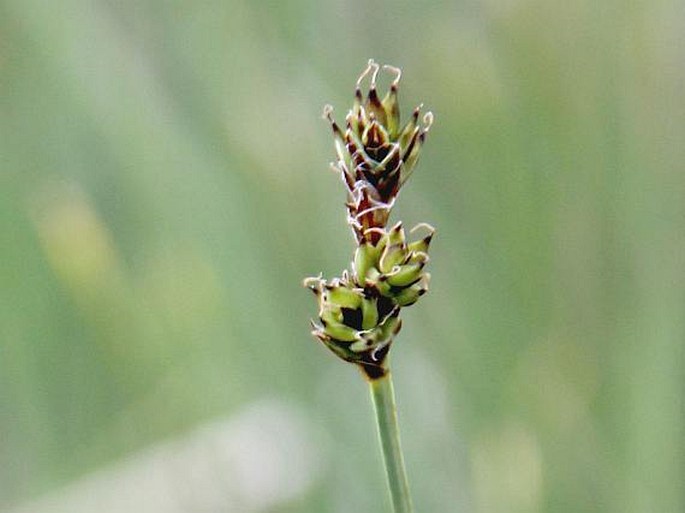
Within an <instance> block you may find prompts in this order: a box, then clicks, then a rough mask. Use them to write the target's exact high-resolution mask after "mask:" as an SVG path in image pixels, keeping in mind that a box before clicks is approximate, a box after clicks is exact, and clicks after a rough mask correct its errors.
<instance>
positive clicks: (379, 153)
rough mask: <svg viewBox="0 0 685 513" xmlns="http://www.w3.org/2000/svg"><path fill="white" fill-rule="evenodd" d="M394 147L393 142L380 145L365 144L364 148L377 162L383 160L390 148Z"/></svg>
mask: <svg viewBox="0 0 685 513" xmlns="http://www.w3.org/2000/svg"><path fill="white" fill-rule="evenodd" d="M391 149H392V144H390V143H384V144H382V145H380V146H365V147H364V150H365V151H366V154H367V155H368V156H369V157H371V158H372V159H373V160H375V161H376V162H382V161H383V159H384V158H385V157H387V156H388V153H390V150H391Z"/></svg>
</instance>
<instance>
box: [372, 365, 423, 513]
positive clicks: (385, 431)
mask: <svg viewBox="0 0 685 513" xmlns="http://www.w3.org/2000/svg"><path fill="white" fill-rule="evenodd" d="M369 385H370V386H371V398H372V399H373V406H374V410H375V411H376V421H377V423H378V437H379V439H380V442H381V449H382V450H383V461H384V463H385V471H386V473H387V475H388V488H389V489H390V498H391V500H392V506H393V511H394V512H395V513H412V511H413V508H412V503H411V497H410V495H409V484H408V483H407V471H406V470H405V468H404V458H403V456H402V448H401V447H400V430H399V425H398V423H397V407H396V406H395V391H394V389H393V386H392V377H391V376H390V372H387V374H385V375H384V376H382V377H379V378H377V379H373V380H371V381H370V382H369Z"/></svg>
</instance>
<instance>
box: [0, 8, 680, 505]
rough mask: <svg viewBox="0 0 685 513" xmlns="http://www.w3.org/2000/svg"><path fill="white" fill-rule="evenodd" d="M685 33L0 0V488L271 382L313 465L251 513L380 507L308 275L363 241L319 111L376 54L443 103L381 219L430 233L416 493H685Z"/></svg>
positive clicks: (335, 266) (372, 449) (503, 19)
mask: <svg viewBox="0 0 685 513" xmlns="http://www.w3.org/2000/svg"><path fill="white" fill-rule="evenodd" d="M683 34H685V9H684V8H683V3H682V2H679V1H677V0H660V1H654V2H644V3H641V2H630V1H619V0H607V1H602V2H597V1H590V0H572V1H560V0H559V1H547V0H506V1H495V0H485V1H482V2H476V1H472V0H460V1H455V2H448V1H436V2H410V1H398V2H390V1H385V2H384V1H371V2H362V1H359V0H354V1H349V2H344V1H334V0H326V1H314V0H310V1H305V0H296V1H292V2H275V1H264V2H247V1H241V0H224V1H216V0H214V1H212V0H210V1H200V2H182V1H178V0H167V1H161V0H146V1H140V0H135V1H133V0H118V1H114V0H61V1H59V2H45V1H39V0H1V1H0V264H1V265H0V462H1V463H0V510H3V511H4V510H5V509H6V510H7V511H11V510H12V508H15V507H16V506H18V505H20V504H23V503H27V502H29V503H30V501H32V500H34V499H35V498H37V497H44V496H50V494H54V493H56V491H58V490H60V489H62V488H63V487H65V486H73V483H78V482H80V480H83V479H84V478H87V476H89V475H91V474H92V473H93V472H95V471H97V470H98V469H102V468H108V466H109V465H112V464H115V463H116V462H118V461H122V460H124V459H126V458H129V457H131V456H132V455H134V454H136V453H138V452H139V451H142V450H145V448H147V447H152V446H154V445H155V444H157V443H159V441H161V440H173V439H175V438H176V437H181V436H183V435H184V434H185V433H188V432H191V431H192V430H193V429H194V428H196V427H197V426H201V425H203V424H204V423H206V422H209V421H211V420H212V419H217V418H229V419H230V418H232V417H233V416H234V415H237V414H238V412H240V411H241V409H243V408H245V407H246V406H248V405H250V404H252V403H254V402H255V401H260V400H263V399H264V398H268V399H270V400H277V401H281V402H283V404H288V405H292V407H293V408H295V409H297V410H298V411H301V412H304V413H303V414H302V416H303V418H304V420H305V421H306V425H307V426H308V427H309V428H311V429H313V430H314V431H315V432H316V433H319V434H320V436H321V440H320V441H319V442H315V441H313V440H312V442H311V443H312V447H311V448H310V449H311V450H312V451H315V452H316V453H317V454H319V456H318V457H319V458H320V461H321V462H320V468H319V471H318V472H317V475H316V476H315V478H314V481H313V483H312V485H311V486H309V487H307V488H305V489H304V490H303V491H302V493H299V494H298V495H297V496H295V497H292V498H290V499H288V500H287V501H285V502H279V503H278V504H274V505H271V506H269V509H262V510H260V511H272V512H295V511H297V512H324V511H325V512H341V513H342V512H359V511H377V510H378V508H379V507H385V508H387V505H388V502H387V498H386V496H385V490H384V482H383V476H382V472H381V462H380V457H379V454H378V449H377V446H376V440H375V434H374V432H373V424H372V418H371V407H370V404H369V401H368V397H367V391H366V389H365V384H364V383H363V381H362V380H361V379H360V378H359V376H358V373H357V371H356V370H355V369H354V368H352V367H351V366H344V365H341V363H340V362H338V361H337V360H336V359H335V358H334V357H333V356H332V355H330V354H328V353H327V352H326V351H325V350H324V349H323V348H322V347H321V346H319V345H317V344H316V343H315V342H314V341H313V339H311V337H310V335H309V333H308V330H309V328H308V324H307V321H308V319H309V318H310V317H311V316H312V315H313V314H314V308H315V305H314V301H313V299H312V298H311V297H310V294H309V293H308V292H307V291H306V290H304V289H302V288H301V279H302V278H303V277H304V276H309V275H312V274H316V273H318V272H319V271H323V272H324V274H325V275H335V274H338V273H339V271H340V270H341V269H342V268H343V267H345V266H346V265H347V262H348V260H349V255H350V254H351V249H352V241H351V234H350V233H349V230H348V228H347V227H346V226H345V222H344V208H343V201H344V198H343V192H342V191H343V187H342V184H340V183H339V178H338V177H336V176H334V175H333V174H332V173H330V172H329V171H328V167H327V163H328V161H329V160H331V159H332V157H333V147H332V141H331V138H330V134H329V128H328V126H327V125H326V123H325V122H323V121H321V119H320V112H321V107H322V106H323V104H324V103H328V102H330V103H332V104H333V105H335V106H336V107H337V111H336V112H337V113H338V115H340V114H342V113H344V111H345V109H346V108H347V106H348V105H349V104H350V102H351V99H352V90H353V85H354V81H355V79H356V76H357V74H358V73H359V72H360V71H361V70H362V69H363V67H364V66H365V64H366V61H367V59H368V58H369V57H373V58H375V59H376V60H378V61H379V62H386V63H391V64H394V65H397V66H400V67H402V68H403V69H404V78H403V83H402V88H401V90H400V94H401V98H400V99H401V102H402V106H403V107H404V109H405V113H406V112H407V111H408V109H410V108H411V107H413V106H414V105H415V104H416V103H418V102H421V101H423V102H425V103H426V107H428V108H429V109H431V110H433V111H434V113H435V115H436V123H435V125H434V127H433V131H432V132H431V137H429V140H428V142H427V144H426V147H425V149H424V151H423V157H422V161H421V162H420V163H419V165H418V168H417V170H416V172H415V173H414V175H413V176H412V179H411V180H410V183H409V184H408V185H407V187H406V188H405V189H404V190H403V193H402V196H401V201H400V202H399V204H398V207H397V208H396V211H395V213H394V218H395V219H403V220H404V221H405V223H406V224H408V225H413V224H415V223H416V222H419V221H428V222H430V223H431V224H433V225H435V226H436V227H437V229H438V232H437V235H436V238H435V239H434V246H433V247H432V248H431V256H432V261H431V264H430V267H431V273H432V275H433V282H432V288H431V292H430V294H428V295H427V296H426V298H425V299H424V300H423V301H422V302H421V304H420V305H418V306H417V307H416V308H414V309H411V310H410V311H407V313H406V314H405V327H404V329H403V332H402V333H401V334H400V337H399V339H398V341H397V343H396V346H395V348H394V355H393V365H394V369H395V380H396V389H397V393H398V400H399V408H400V416H401V420H402V427H403V438H404V444H405V446H406V447H405V450H406V453H407V454H406V459H407V465H408V471H409V474H410V479H411V481H412V488H413V489H414V493H415V501H416V504H417V510H419V511H424V512H441V511H445V512H447V511H455V512H474V513H481V512H482V513H497V512H502V513H504V512H507V513H512V512H526V513H532V512H550V513H552V512H553V513H564V512H568V513H575V512H578V511H583V512H587V513H593V512H597V513H599V512H616V513H618V512H621V513H632V512H635V513H638V512H640V513H644V512H648V511H654V512H659V513H667V512H677V511H683V509H685V490H684V488H683V482H685V445H684V444H683V440H684V439H685V428H684V427H683V426H684V424H683V418H684V417H685V416H684V414H685V408H684V401H683V390H684V385H685V380H684V378H685V366H684V365H683V364H685V354H684V345H683V342H684V340H685V316H684V315H683V314H684V313H685V201H683V198H685V173H684V171H685V169H684V167H683V162H685V144H683V141H685V100H684V98H683V91H685V66H683V62H685V39H684V37H683ZM246 450H247V451H248V454H249V452H250V448H249V447H247V448H246ZM255 457H256V456H255ZM288 465H290V466H291V468H292V471H293V472H295V471H296V469H297V468H298V462H297V461H295V460H293V461H291V462H290V463H289V464H288ZM46 511H47V510H46ZM140 511H143V509H140ZM145 511H150V510H149V509H146V510H145ZM227 511H252V510H251V509H248V508H247V506H245V508H244V509H233V510H231V509H230V508H229V509H227Z"/></svg>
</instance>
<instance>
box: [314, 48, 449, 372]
mask: <svg viewBox="0 0 685 513" xmlns="http://www.w3.org/2000/svg"><path fill="white" fill-rule="evenodd" d="M381 69H382V70H384V71H387V72H388V73H390V74H392V75H394V76H393V78H392V81H391V83H390V87H389V89H388V91H387V92H386V93H385V95H384V96H383V99H382V100H381V99H379V96H378V91H377V80H378V76H379V73H380V71H381ZM401 77H402V71H401V70H400V69H399V68H396V67H394V66H388V65H385V66H383V67H382V68H381V66H380V65H378V64H377V63H376V62H375V61H374V60H373V59H370V60H369V62H368V64H367V66H366V68H365V69H364V71H363V72H362V73H361V75H360V76H359V78H358V79H357V82H356V86H355V91H354V101H353V104H352V108H351V109H350V110H349V111H348V113H347V115H346V116H345V129H344V131H343V130H341V128H340V126H339V125H338V124H337V123H336V121H335V119H334V118H333V107H331V106H330V105H326V106H325V107H324V110H323V117H324V118H325V119H327V120H328V121H329V123H330V125H331V129H332V131H333V139H334V142H335V151H336V156H337V160H336V161H335V162H334V163H332V165H331V167H332V168H333V169H334V170H335V171H336V172H339V173H340V174H341V176H342V179H343V183H344V184H345V188H346V191H347V201H346V203H345V204H346V207H347V214H348V216H347V220H348V224H349V225H350V227H351V228H352V231H353V233H354V236H355V240H356V242H357V249H356V251H355V254H354V260H353V262H352V266H351V267H352V272H351V273H349V272H348V271H343V273H342V275H341V277H340V278H334V279H333V280H330V281H326V280H324V279H323V278H322V277H321V276H318V277H314V278H308V279H306V280H305V282H304V285H305V286H306V287H308V288H309V289H311V290H312V292H314V294H315V295H316V297H317V301H318V304H319V315H318V319H317V320H316V322H312V329H313V331H312V334H313V335H314V336H315V337H316V338H317V339H318V340H320V341H321V342H322V343H323V344H324V345H326V346H327V347H328V348H329V349H330V350H331V351H333V352H334V353H335V354H336V355H337V356H339V357H340V358H342V359H344V360H346V361H349V362H352V363H356V364H358V365H359V366H360V367H361V368H362V369H363V371H364V372H365V374H366V375H367V377H369V379H377V378H379V377H382V376H384V375H385V373H386V363H385V358H386V356H387V354H388V351H389V349H390V346H391V344H392V341H393V340H394V338H395V336H396V335H397V333H398V332H399V330H400V328H401V326H402V321H401V319H400V317H399V314H400V310H401V308H402V307H405V306H409V305H412V304H414V303H415V302H416V301H417V300H418V299H419V298H420V297H421V296H422V295H423V294H424V293H425V292H426V291H427V290H428V281H429V278H430V276H429V274H428V273H426V272H425V270H424V269H425V266H426V265H427V263H428V261H429V257H428V247H429V245H430V242H431V239H432V237H433V233H434V231H435V230H434V229H433V227H431V226H430V225H427V224H425V223H421V224H419V225H417V226H416V227H415V228H414V229H413V230H412V233H413V232H414V231H416V230H418V229H421V230H422V231H423V232H424V235H423V237H422V238H420V239H419V240H416V241H413V242H409V243H407V241H406V238H405V231H404V228H403V226H402V223H401V222H398V223H396V224H395V225H394V226H392V227H391V228H388V227H387V226H388V221H389V218H390V212H391V210H392V207H393V206H394V204H395V200H396V198H397V196H398V194H399V191H400V189H401V187H402V186H403V185H404V183H405V182H406V181H407V179H408V178H409V176H410V174H411V173H412V171H413V168H414V166H415V165H416V162H417V161H418V158H419V154H420V152H421V149H422V147H423V144H424V142H425V139H426V136H427V134H428V132H429V131H430V129H431V126H432V125H433V121H434V117H433V114H432V113H431V112H427V113H426V114H424V116H423V118H422V119H421V121H422V123H420V122H419V119H420V117H421V108H422V107H423V105H419V106H418V107H416V108H415V109H414V110H413V112H412V114H411V117H410V118H409V120H408V121H407V123H406V124H405V125H404V126H402V125H401V124H400V108H399V103H398V90H399V83H400V79H401ZM367 78H368V79H369V85H368V92H367V93H366V94H363V93H362V83H363V82H364V81H365V80H366V79H367Z"/></svg>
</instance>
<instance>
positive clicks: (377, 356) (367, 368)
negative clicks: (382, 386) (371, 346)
mask: <svg viewBox="0 0 685 513" xmlns="http://www.w3.org/2000/svg"><path fill="white" fill-rule="evenodd" d="M390 346H391V344H390V343H388V344H387V345H386V346H384V347H382V348H380V349H378V350H369V351H365V352H364V353H362V357H361V358H360V359H359V361H358V362H357V364H358V365H359V367H360V368H361V370H362V372H363V373H364V375H365V376H366V377H367V378H368V379H369V380H371V381H373V380H376V379H380V378H382V377H384V376H385V375H386V374H388V372H389V371H388V369H387V368H386V367H385V358H386V357H387V356H388V351H390Z"/></svg>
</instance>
